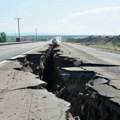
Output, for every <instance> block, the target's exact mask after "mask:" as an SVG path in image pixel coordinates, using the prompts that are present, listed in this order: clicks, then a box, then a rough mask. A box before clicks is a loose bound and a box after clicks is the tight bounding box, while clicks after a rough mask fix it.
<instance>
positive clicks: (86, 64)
mask: <svg viewBox="0 0 120 120" xmlns="http://www.w3.org/2000/svg"><path fill="white" fill-rule="evenodd" d="M80 66H81V67H120V65H110V64H95V63H82V64H81V65H80Z"/></svg>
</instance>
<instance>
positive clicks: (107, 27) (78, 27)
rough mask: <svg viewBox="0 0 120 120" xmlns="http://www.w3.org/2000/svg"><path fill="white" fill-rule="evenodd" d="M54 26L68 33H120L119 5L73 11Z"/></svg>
mask: <svg viewBox="0 0 120 120" xmlns="http://www.w3.org/2000/svg"><path fill="white" fill-rule="evenodd" d="M56 26H57V27H58V28H63V30H62V31H64V32H65V33H70V34H71V33H76V34H120V6H117V7H105V8H95V9H91V10H87V11H82V12H78V13H74V14H71V15H69V16H67V17H66V18H63V19H61V20H59V21H57V22H56Z"/></svg>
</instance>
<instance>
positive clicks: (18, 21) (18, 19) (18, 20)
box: [15, 17, 22, 39]
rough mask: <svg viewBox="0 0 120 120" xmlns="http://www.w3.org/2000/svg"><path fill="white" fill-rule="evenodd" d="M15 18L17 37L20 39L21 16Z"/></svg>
mask: <svg viewBox="0 0 120 120" xmlns="http://www.w3.org/2000/svg"><path fill="white" fill-rule="evenodd" d="M15 19H17V23H18V38H19V39H20V19H22V18H19V17H18V18H15Z"/></svg>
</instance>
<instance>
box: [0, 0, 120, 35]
mask: <svg viewBox="0 0 120 120" xmlns="http://www.w3.org/2000/svg"><path fill="white" fill-rule="evenodd" d="M0 3H1V6H0V32H1V31H4V32H6V33H8V34H15V32H16V33H17V21H16V20H15V19H14V18H16V17H20V18H22V20H21V21H20V26H21V33H34V32H35V28H37V29H38V32H39V33H46V34H97V35H98V34H101V35H105V34H112V35H118V34H120V0H1V2H0Z"/></svg>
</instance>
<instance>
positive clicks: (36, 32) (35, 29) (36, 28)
mask: <svg viewBox="0 0 120 120" xmlns="http://www.w3.org/2000/svg"><path fill="white" fill-rule="evenodd" d="M35 36H36V41H37V28H35Z"/></svg>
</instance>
